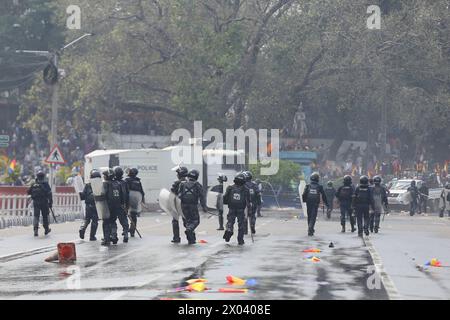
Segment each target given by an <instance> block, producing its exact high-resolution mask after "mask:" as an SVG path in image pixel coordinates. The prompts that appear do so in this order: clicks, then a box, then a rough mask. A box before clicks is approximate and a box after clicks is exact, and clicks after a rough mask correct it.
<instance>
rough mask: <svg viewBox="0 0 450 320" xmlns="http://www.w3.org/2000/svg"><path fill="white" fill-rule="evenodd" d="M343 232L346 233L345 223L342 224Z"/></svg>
mask: <svg viewBox="0 0 450 320" xmlns="http://www.w3.org/2000/svg"><path fill="white" fill-rule="evenodd" d="M341 232H342V233H345V224H343V225H342V230H341Z"/></svg>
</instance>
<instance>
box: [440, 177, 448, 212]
mask: <svg viewBox="0 0 450 320" xmlns="http://www.w3.org/2000/svg"><path fill="white" fill-rule="evenodd" d="M440 202H441V208H440V209H441V211H440V213H439V217H441V218H443V217H444V212H445V211H446V210H447V213H448V216H449V217H450V182H447V183H446V184H445V188H444V190H442V193H441V199H440Z"/></svg>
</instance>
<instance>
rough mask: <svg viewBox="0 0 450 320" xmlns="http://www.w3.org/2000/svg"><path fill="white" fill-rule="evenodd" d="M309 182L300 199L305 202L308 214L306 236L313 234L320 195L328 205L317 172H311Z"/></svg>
mask: <svg viewBox="0 0 450 320" xmlns="http://www.w3.org/2000/svg"><path fill="white" fill-rule="evenodd" d="M309 179H310V181H311V182H310V184H308V185H306V187H305V190H304V191H303V195H302V200H303V202H306V208H307V214H308V236H310V237H311V236H313V235H314V231H315V230H314V226H315V224H316V219H317V211H318V210H319V204H320V197H321V196H322V201H323V202H324V204H325V205H326V206H327V207H328V201H327V196H326V195H325V191H324V189H323V187H322V185H320V184H319V179H320V176H319V173H317V172H314V173H313V174H311V177H310V178H309Z"/></svg>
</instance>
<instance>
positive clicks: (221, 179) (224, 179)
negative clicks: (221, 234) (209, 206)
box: [214, 174, 228, 230]
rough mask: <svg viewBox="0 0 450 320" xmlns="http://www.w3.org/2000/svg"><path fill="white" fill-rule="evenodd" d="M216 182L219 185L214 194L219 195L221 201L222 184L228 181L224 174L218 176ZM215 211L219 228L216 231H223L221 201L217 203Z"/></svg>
mask: <svg viewBox="0 0 450 320" xmlns="http://www.w3.org/2000/svg"><path fill="white" fill-rule="evenodd" d="M217 181H219V185H218V187H217V189H216V190H214V191H216V192H218V193H219V196H220V197H222V199H223V183H224V182H227V181H228V178H227V176H226V175H224V174H220V175H219V177H218V178H217ZM216 208H217V211H218V212H219V228H218V229H217V230H225V229H224V228H223V201H217V204H216Z"/></svg>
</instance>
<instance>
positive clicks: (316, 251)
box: [303, 248, 322, 253]
mask: <svg viewBox="0 0 450 320" xmlns="http://www.w3.org/2000/svg"><path fill="white" fill-rule="evenodd" d="M303 252H308V253H320V252H322V250H320V249H317V248H312V249H306V250H303Z"/></svg>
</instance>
